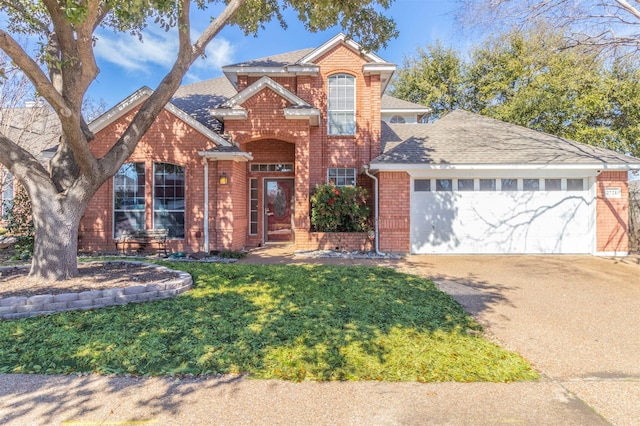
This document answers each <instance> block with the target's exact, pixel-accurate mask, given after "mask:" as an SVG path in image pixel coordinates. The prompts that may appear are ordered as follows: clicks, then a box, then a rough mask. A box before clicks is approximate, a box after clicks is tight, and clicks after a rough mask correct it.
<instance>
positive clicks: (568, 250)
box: [410, 177, 595, 254]
mask: <svg viewBox="0 0 640 426" xmlns="http://www.w3.org/2000/svg"><path fill="white" fill-rule="evenodd" d="M591 187H592V185H591V180H590V179H589V178H586V177H585V178H575V177H574V178H559V177H556V178H532V177H529V178H513V177H511V178H429V177H425V178H414V179H412V191H411V218H410V227H411V236H410V247H411V252H412V253H415V254H430V253H438V254H443V253H446V254H472V253H530V254H537V253H540V254H541V253H564V254H577V253H592V252H593V249H594V243H595V233H594V227H595V225H594V224H595V197H594V195H593V191H592V189H591Z"/></svg>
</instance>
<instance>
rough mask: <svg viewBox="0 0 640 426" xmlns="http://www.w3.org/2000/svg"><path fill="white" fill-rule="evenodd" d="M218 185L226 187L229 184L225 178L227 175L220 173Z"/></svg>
mask: <svg viewBox="0 0 640 426" xmlns="http://www.w3.org/2000/svg"><path fill="white" fill-rule="evenodd" d="M219 182H220V185H226V184H228V183H229V178H228V177H227V174H226V173H225V172H222V174H221V175H220V180H219Z"/></svg>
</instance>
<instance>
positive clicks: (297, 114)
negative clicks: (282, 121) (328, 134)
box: [284, 108, 320, 127]
mask: <svg viewBox="0 0 640 426" xmlns="http://www.w3.org/2000/svg"><path fill="white" fill-rule="evenodd" d="M284 118H286V119H288V120H309V124H310V125H311V126H314V127H315V126H318V125H319V123H320V111H319V110H318V109H316V108H285V109H284Z"/></svg>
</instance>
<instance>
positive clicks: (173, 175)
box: [153, 163, 185, 238]
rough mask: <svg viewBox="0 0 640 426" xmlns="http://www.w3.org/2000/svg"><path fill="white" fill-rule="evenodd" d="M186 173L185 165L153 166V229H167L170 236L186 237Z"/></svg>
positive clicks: (165, 164)
mask: <svg viewBox="0 0 640 426" xmlns="http://www.w3.org/2000/svg"><path fill="white" fill-rule="evenodd" d="M184 182H185V173H184V167H183V166H177V165H175V164H168V163H156V164H154V167H153V229H167V230H168V231H169V238H184V208H185V187H184Z"/></svg>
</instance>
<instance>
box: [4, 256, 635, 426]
mask: <svg viewBox="0 0 640 426" xmlns="http://www.w3.org/2000/svg"><path fill="white" fill-rule="evenodd" d="M242 262H245V263H258V264H261V263H262V264H289V263H323V264H346V265H352V264H362V265H380V266H390V267H394V268H397V269H399V270H401V271H404V272H409V273H414V274H418V275H422V276H425V277H432V278H433V279H434V280H435V281H436V282H437V284H438V285H439V286H440V287H441V288H442V289H444V290H445V291H448V292H449V293H450V294H452V295H453V296H454V297H455V298H456V299H457V300H458V301H459V302H460V303H461V304H463V305H464V306H465V308H466V309H467V310H469V311H470V312H472V313H473V314H474V316H475V317H476V318H477V319H478V320H479V321H480V322H481V323H482V324H483V325H484V326H485V329H486V331H487V334H488V336H489V337H490V338H493V339H495V340H496V341H498V342H499V343H500V344H501V345H502V346H503V347H506V348H508V349H511V350H515V351H516V352H518V353H520V354H522V355H523V356H525V357H526V358H527V359H528V360H530V361H531V362H532V363H533V365H534V366H535V367H536V368H537V369H538V370H539V371H540V372H541V373H542V374H543V379H542V380H541V381H539V382H536V383H510V384H495V383H468V384H464V383H430V384H420V383H376V382H365V383H362V382H359V383H348V382H347V383H314V382H311V383H290V382H283V381H258V380H248V379H245V378H242V377H237V376H225V377H222V378H219V379H208V380H172V379H166V378H123V377H101V376H84V377H77V376H37V375H0V424H15V425H22V424H29V425H31V424H33V425H36V424H42V425H44V424H47V425H49V424H67V425H73V424H76V425H80V424H82V425H91V424H110V425H113V424H159V425H165V424H166V425H169V424H171V425H174V424H180V425H182V424H207V425H209V424H224V425H235V424H305V425H306V424H358V425H360V424H381V425H395V424H456V425H467V424H469V425H482V424H496V423H497V424H502V423H507V424H531V425H534V424H535V425H540V424H545V425H555V424H558V425H560V424H562V425H592V424H593V425H597V424H616V425H640V355H639V354H638V350H639V349H640V333H638V330H640V265H639V263H640V259H638V258H631V257H630V258H627V259H624V260H620V259H601V258H594V257H590V256H408V257H406V258H404V259H401V260H384V261H380V260H355V259H354V260H352V259H303V258H299V257H294V256H293V254H292V253H291V252H290V250H289V249H286V248H284V249H282V248H279V249H277V248H276V249H273V248H271V249H267V250H259V251H256V252H253V253H252V254H251V255H250V256H249V257H248V258H247V259H243V260H242Z"/></svg>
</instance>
